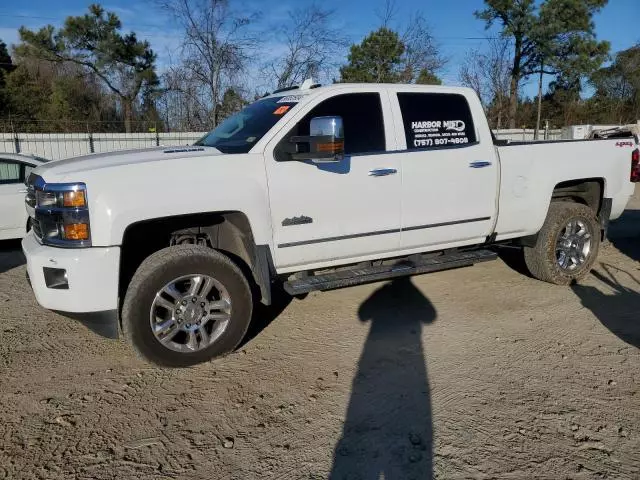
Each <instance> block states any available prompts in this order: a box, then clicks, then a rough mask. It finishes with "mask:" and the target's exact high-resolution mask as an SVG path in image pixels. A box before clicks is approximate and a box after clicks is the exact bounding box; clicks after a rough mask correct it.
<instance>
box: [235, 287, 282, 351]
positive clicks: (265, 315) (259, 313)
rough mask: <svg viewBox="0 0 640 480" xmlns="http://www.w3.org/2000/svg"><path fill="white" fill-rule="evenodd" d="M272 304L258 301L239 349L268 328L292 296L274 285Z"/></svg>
mask: <svg viewBox="0 0 640 480" xmlns="http://www.w3.org/2000/svg"><path fill="white" fill-rule="evenodd" d="M271 294H272V298H271V305H269V306H267V305H263V304H261V303H259V302H258V303H256V305H255V306H254V308H253V315H252V318H251V324H250V325H249V329H248V330H247V333H246V334H245V336H244V339H243V340H242V343H240V345H239V346H238V347H237V350H239V349H241V348H243V347H244V346H245V345H246V344H247V343H249V342H250V341H251V340H253V339H254V338H256V337H257V336H258V335H259V334H260V332H262V331H263V330H264V329H265V328H267V327H268V326H269V325H270V324H271V322H273V321H274V320H275V319H276V318H278V316H280V314H281V313H282V312H283V311H284V310H285V308H287V307H288V306H289V304H290V303H291V300H292V298H291V296H290V295H287V294H286V293H285V292H284V291H283V290H281V289H279V288H276V287H274V289H273V290H272V292H271Z"/></svg>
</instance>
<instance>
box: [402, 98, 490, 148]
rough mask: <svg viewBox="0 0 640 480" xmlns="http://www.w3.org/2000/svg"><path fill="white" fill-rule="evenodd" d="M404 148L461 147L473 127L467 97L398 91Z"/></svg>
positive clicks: (473, 139) (470, 136) (471, 136)
mask: <svg viewBox="0 0 640 480" xmlns="http://www.w3.org/2000/svg"><path fill="white" fill-rule="evenodd" d="M398 102H399V103H400V112H401V113H402V123H403V124H404V133H405V137H406V139H407V149H409V150H415V149H420V148H446V147H464V146H466V145H470V144H473V143H475V142H476V141H477V140H476V131H475V128H474V125H473V118H472V117H471V110H470V109H469V104H468V103H467V99H466V98H464V96H463V95H458V94H455V93H398Z"/></svg>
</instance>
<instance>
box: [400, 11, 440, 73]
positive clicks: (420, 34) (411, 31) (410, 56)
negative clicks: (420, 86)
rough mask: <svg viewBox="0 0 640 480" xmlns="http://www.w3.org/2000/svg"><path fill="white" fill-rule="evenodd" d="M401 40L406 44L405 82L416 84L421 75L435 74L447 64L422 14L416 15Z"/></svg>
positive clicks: (411, 19)
mask: <svg viewBox="0 0 640 480" xmlns="http://www.w3.org/2000/svg"><path fill="white" fill-rule="evenodd" d="M400 39H401V40H402V43H403V44H404V47H405V50H404V55H403V58H404V64H405V65H404V71H405V73H404V75H403V76H404V78H403V80H404V81H405V82H415V81H416V80H417V79H418V77H419V76H420V74H421V73H423V74H424V72H428V73H431V74H435V73H436V72H437V71H438V70H440V69H441V68H442V67H444V65H445V64H446V63H447V60H446V59H445V58H444V57H442V56H441V55H440V53H439V48H438V45H437V44H436V41H435V39H434V38H433V35H431V29H430V28H429V25H428V24H427V21H426V19H425V18H424V16H423V15H422V14H421V13H416V14H414V15H413V16H412V17H411V18H409V21H408V22H407V25H406V26H405V28H404V29H403V30H402V33H401V36H400Z"/></svg>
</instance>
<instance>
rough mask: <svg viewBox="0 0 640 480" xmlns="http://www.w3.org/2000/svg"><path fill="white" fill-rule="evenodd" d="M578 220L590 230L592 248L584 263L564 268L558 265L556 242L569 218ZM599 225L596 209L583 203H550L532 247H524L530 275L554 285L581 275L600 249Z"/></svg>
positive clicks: (570, 281)
mask: <svg viewBox="0 0 640 480" xmlns="http://www.w3.org/2000/svg"><path fill="white" fill-rule="evenodd" d="M574 219H575V220H581V221H582V222H584V224H585V226H586V227H587V228H588V229H589V230H590V234H591V248H590V251H589V254H588V255H587V256H586V258H585V261H584V263H582V265H580V266H578V267H577V268H575V270H571V271H567V270H565V269H563V268H561V267H560V265H559V264H558V260H557V257H556V255H557V253H556V245H557V241H558V238H559V236H560V235H561V234H562V232H563V230H564V228H565V226H566V225H567V224H568V223H569V221H571V220H574ZM600 236H601V233H600V225H599V224H598V220H597V219H596V214H595V212H594V211H593V210H592V209H591V208H589V207H588V206H586V205H582V204H580V203H572V202H554V203H552V204H551V205H550V206H549V212H548V213H547V218H546V219H545V221H544V225H543V226H542V229H541V230H540V232H539V233H538V239H537V241H536V245H535V246H534V247H524V260H525V263H526V265H527V268H528V269H529V272H531V275H533V276H534V277H535V278H537V279H538V280H542V281H545V282H549V283H554V284H556V285H570V284H572V283H575V282H578V281H580V280H581V279H583V278H584V277H585V276H586V275H587V274H588V273H589V272H590V271H591V267H593V264H594V262H595V261H596V259H597V257H598V250H599V249H600Z"/></svg>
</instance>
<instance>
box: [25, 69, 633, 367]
mask: <svg viewBox="0 0 640 480" xmlns="http://www.w3.org/2000/svg"><path fill="white" fill-rule="evenodd" d="M638 160H639V153H638V139H637V138H636V137H633V138H630V139H629V138H625V139H602V140H589V141H556V142H534V143H517V142H512V143H509V142H501V141H496V140H495V139H494V137H493V135H492V132H491V130H490V129H489V125H488V123H487V120H486V118H485V116H484V113H483V110H482V106H481V104H480V101H479V99H478V97H477V96H476V94H475V93H474V92H473V91H472V90H469V89H465V88H450V87H436V86H421V85H378V84H335V85H331V86H324V87H323V86H318V85H310V84H309V83H308V82H305V84H304V85H303V86H302V87H297V88H294V89H288V90H286V91H280V92H276V93H274V94H272V95H269V96H266V97H264V98H262V99H260V100H258V101H256V102H254V103H252V104H251V105H249V106H247V107H246V108H245V109H244V110H242V111H241V112H239V113H238V114H236V115H234V116H232V117H230V118H228V119H227V120H226V121H224V122H223V123H222V124H220V125H219V126H218V127H217V128H216V129H215V130H213V131H212V132H211V133H209V134H207V135H206V136H205V137H203V138H202V139H201V140H199V141H198V142H196V143H195V144H194V145H192V146H187V147H171V148H167V147H159V148H150V149H145V150H136V151H128V152H115V153H110V154H98V155H89V156H85V157H78V158H71V159H66V160H61V161H56V162H51V163H48V164H45V165H42V166H40V167H38V168H37V169H36V170H34V171H33V172H32V173H31V175H30V176H29V178H28V181H27V187H28V193H27V197H26V205H27V210H28V213H29V215H30V216H31V218H32V224H33V230H32V232H30V233H29V234H28V235H27V236H26V237H25V238H24V240H23V242H22V246H23V250H24V253H25V255H26V258H27V269H28V275H29V277H30V281H31V285H32V288H33V290H34V292H35V295H36V298H37V300H38V302H39V303H40V304H41V305H42V306H44V307H46V308H48V309H52V310H56V311H63V312H76V313H89V312H108V313H110V314H111V316H112V317H113V318H114V319H115V318H117V319H119V321H120V322H121V328H122V331H123V333H124V335H125V337H126V338H127V339H128V340H129V341H130V342H131V343H132V344H133V346H134V347H135V348H136V350H137V351H138V352H139V353H140V354H141V355H143V356H144V357H145V358H147V359H148V360H150V361H152V362H154V363H157V364H163V365H170V366H185V365H190V364H194V363H197V362H201V361H205V360H207V359H210V358H212V357H214V356H219V355H222V354H225V353H227V352H230V351H232V350H233V349H234V348H235V347H236V346H237V345H238V344H239V343H240V342H241V340H242V338H243V336H244V335H245V333H246V331H247V328H248V326H249V323H250V321H251V318H252V310H253V306H254V305H255V302H262V303H264V304H269V303H270V302H271V298H272V295H273V292H274V291H275V290H274V289H275V288H280V287H283V288H284V290H285V291H287V292H288V293H289V294H291V295H295V296H302V295H304V294H305V293H307V292H309V291H312V290H326V289H332V288H338V287H344V286H349V285H355V284H358V283H364V282H371V281H378V280H383V279H388V278H393V277H397V276H400V275H411V274H418V273H425V272H432V271H436V270H443V269H447V268H454V267H461V266H466V265H472V264H474V263H477V262H480V261H485V260H490V259H493V258H494V257H495V256H496V253H495V252H494V250H493V249H492V247H493V246H494V245H496V244H501V243H510V244H512V245H515V246H520V247H522V250H523V254H524V258H525V260H526V264H527V266H528V267H529V269H530V271H531V273H532V275H533V276H535V277H537V278H538V279H540V280H544V281H547V282H552V283H555V284H559V285H567V284H569V283H571V282H574V281H578V280H580V279H581V278H583V277H584V276H585V275H586V274H587V273H588V272H589V270H590V268H591V266H592V265H593V263H594V261H595V259H596V256H597V254H598V248H599V246H600V242H601V241H602V240H603V239H604V238H605V235H606V229H607V225H608V222H609V220H611V219H615V218H617V217H618V216H620V215H621V213H622V212H623V210H624V208H625V206H626V204H627V201H628V199H629V197H630V196H631V194H632V192H633V188H634V182H636V181H638V180H639V179H640V166H639V164H638Z"/></svg>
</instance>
